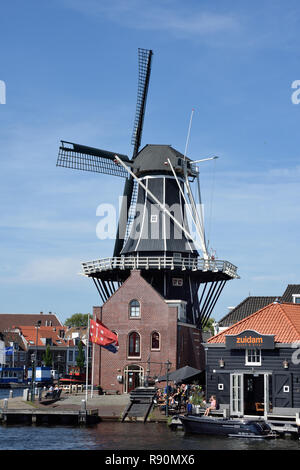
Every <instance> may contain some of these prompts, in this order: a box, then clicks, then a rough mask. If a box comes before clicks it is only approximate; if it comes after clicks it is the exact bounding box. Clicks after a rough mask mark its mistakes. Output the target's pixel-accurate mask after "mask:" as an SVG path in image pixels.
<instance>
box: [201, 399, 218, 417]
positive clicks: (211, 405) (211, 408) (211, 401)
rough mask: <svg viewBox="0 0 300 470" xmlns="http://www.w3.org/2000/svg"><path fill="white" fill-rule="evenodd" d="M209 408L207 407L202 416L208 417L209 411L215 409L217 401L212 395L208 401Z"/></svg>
mask: <svg viewBox="0 0 300 470" xmlns="http://www.w3.org/2000/svg"><path fill="white" fill-rule="evenodd" d="M209 402H210V406H208V407H207V408H206V410H205V413H204V416H208V415H209V413H210V411H212V410H216V409H217V400H216V397H215V395H212V396H211V397H210V399H209Z"/></svg>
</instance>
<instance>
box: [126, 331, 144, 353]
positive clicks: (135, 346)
mask: <svg viewBox="0 0 300 470" xmlns="http://www.w3.org/2000/svg"><path fill="white" fill-rule="evenodd" d="M140 343H141V341H140V335H139V334H138V333H137V332H136V331H133V332H132V333H130V334H129V337H128V356H129V357H139V356H140V355H141V349H140Z"/></svg>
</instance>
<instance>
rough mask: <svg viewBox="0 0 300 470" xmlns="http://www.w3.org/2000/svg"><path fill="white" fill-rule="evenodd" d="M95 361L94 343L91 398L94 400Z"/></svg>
mask: <svg viewBox="0 0 300 470" xmlns="http://www.w3.org/2000/svg"><path fill="white" fill-rule="evenodd" d="M94 360H95V343H93V356H92V383H91V398H93V390H94Z"/></svg>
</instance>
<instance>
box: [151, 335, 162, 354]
mask: <svg viewBox="0 0 300 470" xmlns="http://www.w3.org/2000/svg"><path fill="white" fill-rule="evenodd" d="M159 349H160V334H159V333H158V332H157V331H153V333H152V334H151V350H159Z"/></svg>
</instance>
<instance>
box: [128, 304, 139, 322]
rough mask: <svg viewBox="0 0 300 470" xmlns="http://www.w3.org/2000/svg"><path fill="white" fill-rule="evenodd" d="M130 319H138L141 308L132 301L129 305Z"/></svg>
mask: <svg viewBox="0 0 300 470" xmlns="http://www.w3.org/2000/svg"><path fill="white" fill-rule="evenodd" d="M129 316H130V318H138V317H140V316H141V308H140V303H139V301H138V300H132V301H131V302H130V304H129Z"/></svg>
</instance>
